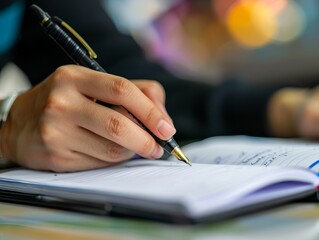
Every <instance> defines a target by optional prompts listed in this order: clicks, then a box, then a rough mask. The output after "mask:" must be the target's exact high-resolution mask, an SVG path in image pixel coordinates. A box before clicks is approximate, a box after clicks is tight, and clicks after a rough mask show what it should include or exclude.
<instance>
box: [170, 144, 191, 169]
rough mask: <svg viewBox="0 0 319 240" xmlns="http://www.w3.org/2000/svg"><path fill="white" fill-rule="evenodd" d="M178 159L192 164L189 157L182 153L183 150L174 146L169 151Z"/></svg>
mask: <svg viewBox="0 0 319 240" xmlns="http://www.w3.org/2000/svg"><path fill="white" fill-rule="evenodd" d="M171 153H172V154H173V155H174V156H175V157H176V158H177V159H178V160H180V161H183V162H184V163H186V164H188V165H189V166H192V165H191V163H190V161H189V159H188V158H187V157H186V155H185V154H184V153H183V151H182V150H181V149H180V148H179V147H176V148H174V149H173V151H172V152H171Z"/></svg>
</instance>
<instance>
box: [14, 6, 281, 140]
mask: <svg viewBox="0 0 319 240" xmlns="http://www.w3.org/2000/svg"><path fill="white" fill-rule="evenodd" d="M28 2H29V4H31V3H36V4H38V5H39V6H40V7H42V8H43V9H44V10H46V11H48V13H49V14H51V15H56V16H59V17H61V18H62V19H63V20H65V21H66V22H68V23H69V24H70V25H71V26H73V27H74V28H75V29H76V30H77V31H78V32H79V33H80V34H81V35H82V36H83V37H84V39H86V40H87V42H88V43H89V44H90V45H91V46H92V48H93V49H94V50H95V51H96V52H97V54H98V56H99V57H98V61H99V63H100V64H101V65H102V66H103V67H104V68H105V69H106V70H107V71H108V72H109V73H112V74H117V75H120V76H123V77H126V78H129V79H154V80H157V81H159V82H160V83H161V84H162V85H163V86H164V88H165V90H166V94H167V109H168V112H169V114H170V115H171V116H172V118H173V120H174V123H175V126H176V129H177V135H176V138H177V139H182V140H189V139H200V138H204V137H209V136H213V135H222V134H249V135H266V134H267V122H266V107H267V102H268V99H269V97H270V96H271V95H272V93H273V92H274V91H275V90H276V89H277V88H278V87H277V86H266V87H261V86H254V85H251V84H247V83H242V82H238V81H234V80H231V81H227V80H226V81H224V83H222V84H220V85H218V86H212V85H208V84H203V83H195V82H190V81H186V80H183V79H179V78H176V77H175V76H173V75H172V74H170V73H169V72H167V71H166V70H165V69H164V68H162V67H161V66H160V65H158V64H156V63H153V62H151V61H149V60H147V59H146V58H145V56H144V55H143V52H142V50H141V49H140V47H139V46H138V45H137V44H136V43H135V42H134V41H133V39H132V38H130V37H128V36H125V35H123V34H120V33H119V32H118V31H117V30H116V28H115V27H114V25H113V24H112V21H111V20H110V18H109V17H108V16H107V14H106V13H105V11H104V9H103V7H102V5H101V3H100V1H97V0H83V1H76V0H68V1H62V0H55V1H47V0H42V1H41V0H38V1H28ZM15 62H16V63H17V64H18V65H19V66H20V67H21V68H22V69H23V70H24V71H25V72H26V74H27V75H28V77H29V78H30V79H31V81H32V83H33V85H35V84H37V83H39V82H40V81H42V80H43V79H45V77H47V76H48V75H49V74H50V73H51V72H53V71H54V70H55V69H56V68H57V67H58V66H60V65H63V64H68V63H71V62H70V60H69V59H68V58H67V57H66V56H65V55H64V53H63V52H62V51H61V50H60V49H59V48H58V47H57V46H56V45H55V43H53V41H52V40H51V39H49V38H48V37H47V36H46V35H45V34H44V33H43V31H42V29H41V28H40V26H39V24H38V23H37V21H36V20H35V18H33V17H32V14H30V13H28V11H27V10H26V15H25V19H24V25H23V30H22V32H21V36H20V41H19V44H18V45H17V48H16V50H15Z"/></svg>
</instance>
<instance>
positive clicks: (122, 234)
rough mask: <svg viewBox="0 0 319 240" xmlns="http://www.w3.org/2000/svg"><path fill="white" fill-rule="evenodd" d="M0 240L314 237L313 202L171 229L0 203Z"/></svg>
mask: <svg viewBox="0 0 319 240" xmlns="http://www.w3.org/2000/svg"><path fill="white" fill-rule="evenodd" d="M0 239H1V240H7V239H8V240H13V239H14V240H17V239H23V240H29V239H30V240H31V239H32V240H38V239H46V240H51V239H52V240H53V239H54V240H56V239H58V240H65V239H70V240H72V239H76V240H82V239H92V240H95V239H125V240H126V239H128V240H133V239H174V240H178V239H185V240H187V239H200V240H204V239H218V240H223V239H226V240H227V239H236V240H241V239H245V240H250V239H251V240H255V239H258V240H263V239H267V240H268V239H272V240H277V239H278V240H279V239H280V240H282V239H289V240H300V239H302V240H315V239H319V204H295V205H290V206H285V207H281V208H277V209H273V210H269V211H267V212H262V213H258V214H255V215H250V216H246V217H241V218H238V219H234V220H230V221H226V222H222V223H217V224H216V223H215V224H205V225H195V226H178V225H177V226H176V225H170V224H163V223H157V222H150V221H143V220H132V219H120V218H109V217H100V216H93V215H85V214H79V213H71V212H67V211H59V210H52V209H46V208H37V207H28V206H23V205H14V204H7V203H0Z"/></svg>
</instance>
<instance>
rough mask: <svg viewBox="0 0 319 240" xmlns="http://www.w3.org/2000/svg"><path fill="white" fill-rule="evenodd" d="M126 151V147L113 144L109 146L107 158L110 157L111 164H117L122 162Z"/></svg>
mask: <svg viewBox="0 0 319 240" xmlns="http://www.w3.org/2000/svg"><path fill="white" fill-rule="evenodd" d="M125 150H126V149H125V148H124V147H122V146H120V145H118V144H116V143H112V144H110V145H109V146H107V149H106V156H107V157H108V160H109V161H110V162H117V161H119V160H122V158H123V156H124V152H125Z"/></svg>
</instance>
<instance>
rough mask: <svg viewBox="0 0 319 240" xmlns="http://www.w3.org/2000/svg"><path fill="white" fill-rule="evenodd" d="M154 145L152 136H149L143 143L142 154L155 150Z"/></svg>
mask: <svg viewBox="0 0 319 240" xmlns="http://www.w3.org/2000/svg"><path fill="white" fill-rule="evenodd" d="M154 147H155V142H154V140H153V139H151V138H147V140H146V141H145V142H144V143H143V144H141V148H140V151H139V154H140V155H142V156H148V155H150V154H151V153H152V152H153V151H152V150H153V149H154Z"/></svg>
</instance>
